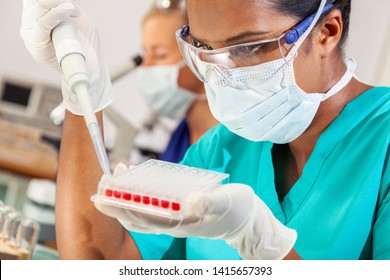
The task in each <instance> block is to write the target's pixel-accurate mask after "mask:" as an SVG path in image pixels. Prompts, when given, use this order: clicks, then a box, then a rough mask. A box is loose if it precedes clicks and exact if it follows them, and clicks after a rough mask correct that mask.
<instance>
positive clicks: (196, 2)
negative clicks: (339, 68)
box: [187, 0, 320, 92]
mask: <svg viewBox="0 0 390 280" xmlns="http://www.w3.org/2000/svg"><path fill="white" fill-rule="evenodd" d="M266 2H268V1H265V0H254V1H242V0H219V1H209V0H188V1H187V7H188V16H189V21H190V26H191V35H192V37H194V38H195V39H196V41H199V42H198V43H204V44H206V45H208V46H210V47H212V48H213V49H218V48H222V47H227V46H232V45H237V44H241V43H248V42H252V41H256V40H262V39H268V38H272V37H275V36H278V35H280V34H282V33H284V32H285V31H287V30H289V29H290V28H292V27H293V26H295V25H296V24H298V23H299V20H298V19H296V18H294V17H292V16H287V15H284V14H280V13H278V12H277V11H275V10H273V9H272V8H271V7H270V5H269V4H268V5H267V3H266ZM308 46H309V40H306V41H305V42H304V44H303V45H302V46H301V48H300V50H299V55H298V58H297V59H296V60H295V63H294V67H295V75H296V80H297V83H298V84H299V85H300V86H301V88H302V89H303V90H305V91H306V92H315V88H316V82H315V79H313V77H317V76H319V74H320V65H319V63H320V61H319V60H316V59H315V57H316V55H315V50H314V51H313V48H309V47H308ZM309 49H310V50H309Z"/></svg>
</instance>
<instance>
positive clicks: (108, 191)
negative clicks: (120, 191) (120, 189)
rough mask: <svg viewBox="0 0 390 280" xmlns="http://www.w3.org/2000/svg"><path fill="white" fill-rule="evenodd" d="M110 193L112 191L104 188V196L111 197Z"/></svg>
mask: <svg viewBox="0 0 390 280" xmlns="http://www.w3.org/2000/svg"><path fill="white" fill-rule="evenodd" d="M112 194H113V191H112V190H110V189H106V196H107V197H111V196H112Z"/></svg>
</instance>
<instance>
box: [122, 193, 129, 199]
mask: <svg viewBox="0 0 390 280" xmlns="http://www.w3.org/2000/svg"><path fill="white" fill-rule="evenodd" d="M123 199H124V200H127V201H130V200H131V193H123Z"/></svg>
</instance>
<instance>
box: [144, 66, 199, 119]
mask: <svg viewBox="0 0 390 280" xmlns="http://www.w3.org/2000/svg"><path fill="white" fill-rule="evenodd" d="M183 65H184V64H183V63H179V64H177V65H167V66H152V67H140V68H139V69H138V78H139V87H140V88H139V89H140V91H141V93H142V95H143V96H144V98H145V101H146V103H147V104H148V106H149V107H150V109H151V110H152V111H153V112H155V113H156V114H158V115H160V116H165V117H169V118H172V119H178V118H183V117H185V115H186V113H187V111H188V109H189V108H190V107H191V105H192V104H193V102H194V101H195V100H196V99H197V94H195V93H192V92H190V91H188V90H185V89H183V88H180V87H179V85H178V78H179V71H180V68H181V67H182V66H183Z"/></svg>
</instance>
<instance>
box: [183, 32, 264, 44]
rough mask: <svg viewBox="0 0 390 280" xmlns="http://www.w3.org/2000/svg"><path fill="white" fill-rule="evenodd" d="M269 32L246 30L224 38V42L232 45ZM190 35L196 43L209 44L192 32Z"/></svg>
mask: <svg viewBox="0 0 390 280" xmlns="http://www.w3.org/2000/svg"><path fill="white" fill-rule="evenodd" d="M268 33H270V32H269V31H256V32H244V33H241V34H239V35H235V36H233V37H230V38H228V39H226V40H224V41H223V43H224V44H226V45H231V44H234V43H237V42H241V41H243V40H245V39H248V38H251V37H255V36H261V35H263V36H264V35H266V34H268ZM190 37H191V40H193V41H194V42H196V43H199V44H202V45H208V44H206V43H204V42H202V41H201V40H199V39H198V38H196V37H194V36H193V35H192V34H190Z"/></svg>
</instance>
